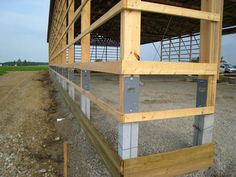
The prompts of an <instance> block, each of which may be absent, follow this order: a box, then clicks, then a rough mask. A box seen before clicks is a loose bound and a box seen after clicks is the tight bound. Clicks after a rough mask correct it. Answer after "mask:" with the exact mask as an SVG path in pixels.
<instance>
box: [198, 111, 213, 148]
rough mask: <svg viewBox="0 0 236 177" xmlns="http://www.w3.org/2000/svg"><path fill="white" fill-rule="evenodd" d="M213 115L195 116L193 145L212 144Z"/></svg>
mask: <svg viewBox="0 0 236 177" xmlns="http://www.w3.org/2000/svg"><path fill="white" fill-rule="evenodd" d="M213 126H214V114H211V115H205V116H196V117H195V121H194V138H193V145H194V146H197V145H201V144H209V143H212V137H213Z"/></svg>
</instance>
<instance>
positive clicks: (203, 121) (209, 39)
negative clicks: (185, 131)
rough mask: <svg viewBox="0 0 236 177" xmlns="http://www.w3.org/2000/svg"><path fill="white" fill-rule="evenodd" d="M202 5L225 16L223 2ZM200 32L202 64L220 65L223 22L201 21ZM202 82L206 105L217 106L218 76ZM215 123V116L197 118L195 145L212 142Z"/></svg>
mask: <svg viewBox="0 0 236 177" xmlns="http://www.w3.org/2000/svg"><path fill="white" fill-rule="evenodd" d="M201 3H202V7H201V9H202V10H203V11H208V12H215V13H219V14H221V16H222V15H223V0H208V1H206V0H202V2H201ZM221 19H222V17H221ZM200 30H201V31H200V62H201V63H215V64H218V63H219V62H220V49H221V31H222V20H221V21H219V22H210V21H205V20H201V28H200ZM217 66H218V65H217ZM216 69H218V68H216ZM201 80H202V82H204V80H205V81H207V86H206V88H207V91H206V93H207V96H206V101H205V105H206V106H215V101H216V84H217V75H214V76H205V77H200V81H201ZM199 83H200V82H199ZM197 99H200V98H197ZM213 122H214V115H206V116H200V117H199V116H196V117H195V122H194V127H195V131H194V140H193V142H194V145H199V144H207V143H211V142H212V133H213Z"/></svg>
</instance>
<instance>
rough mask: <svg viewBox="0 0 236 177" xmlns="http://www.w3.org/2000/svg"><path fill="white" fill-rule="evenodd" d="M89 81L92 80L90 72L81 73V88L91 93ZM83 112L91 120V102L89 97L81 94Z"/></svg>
mask: <svg viewBox="0 0 236 177" xmlns="http://www.w3.org/2000/svg"><path fill="white" fill-rule="evenodd" d="M89 80H90V72H89V71H86V70H82V71H81V86H82V88H83V89H84V90H87V91H89V90H90V87H89ZM81 110H82V112H83V113H84V114H85V115H86V117H87V118H88V119H90V100H89V98H88V97H86V96H84V95H82V94H81Z"/></svg>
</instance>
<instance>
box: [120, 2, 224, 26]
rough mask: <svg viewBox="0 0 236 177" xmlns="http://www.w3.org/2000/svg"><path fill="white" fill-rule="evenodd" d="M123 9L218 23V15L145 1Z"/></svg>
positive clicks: (128, 5)
mask: <svg viewBox="0 0 236 177" xmlns="http://www.w3.org/2000/svg"><path fill="white" fill-rule="evenodd" d="M123 8H125V9H130V10H139V11H146V12H153V13H161V14H167V15H174V16H180V17H187V18H194V19H199V20H209V21H214V22H218V21H220V15H219V14H218V13H213V12H207V11H201V10H193V9H188V8H183V7H175V6H170V5H165V4H159V3H151V2H145V1H141V2H138V3H128V4H127V5H126V6H124V7H123Z"/></svg>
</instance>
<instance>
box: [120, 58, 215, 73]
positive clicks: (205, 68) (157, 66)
mask: <svg viewBox="0 0 236 177" xmlns="http://www.w3.org/2000/svg"><path fill="white" fill-rule="evenodd" d="M216 68H217V65H216V64H208V63H187V62H153V61H135V62H134V61H132V62H130V61H122V71H121V74H140V75H190V74H191V75H216V74H217V70H216Z"/></svg>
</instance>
